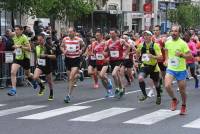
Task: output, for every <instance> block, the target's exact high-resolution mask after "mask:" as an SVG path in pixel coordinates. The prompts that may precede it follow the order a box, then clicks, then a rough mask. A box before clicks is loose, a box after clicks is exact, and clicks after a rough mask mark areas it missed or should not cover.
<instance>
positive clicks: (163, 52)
mask: <svg viewBox="0 0 200 134" xmlns="http://www.w3.org/2000/svg"><path fill="white" fill-rule="evenodd" d="M152 40H153V42H155V43H157V44H159V46H160V49H161V52H162V57H163V59H161V60H158V62H164V61H165V49H164V48H165V43H164V41H163V39H162V38H156V37H155V36H153V38H152Z"/></svg>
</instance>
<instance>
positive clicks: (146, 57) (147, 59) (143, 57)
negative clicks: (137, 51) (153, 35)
mask: <svg viewBox="0 0 200 134" xmlns="http://www.w3.org/2000/svg"><path fill="white" fill-rule="evenodd" d="M149 60H150V59H149V56H148V54H143V55H142V61H146V62H148V61H149Z"/></svg>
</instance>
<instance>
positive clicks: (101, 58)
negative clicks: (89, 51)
mask: <svg viewBox="0 0 200 134" xmlns="http://www.w3.org/2000/svg"><path fill="white" fill-rule="evenodd" d="M96 58H97V60H103V59H104V55H103V54H96Z"/></svg>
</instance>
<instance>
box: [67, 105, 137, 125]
mask: <svg viewBox="0 0 200 134" xmlns="http://www.w3.org/2000/svg"><path fill="white" fill-rule="evenodd" d="M134 109H135V108H110V109H106V110H103V111H99V112H96V113H92V114H88V115H84V116H80V117H77V118H74V119H71V120H70V121H85V122H96V121H99V120H103V119H105V118H109V117H112V116H115V115H118V114H122V113H125V112H128V111H131V110H134Z"/></svg>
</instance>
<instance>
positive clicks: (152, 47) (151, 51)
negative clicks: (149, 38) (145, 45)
mask: <svg viewBox="0 0 200 134" xmlns="http://www.w3.org/2000/svg"><path fill="white" fill-rule="evenodd" d="M149 52H150V53H151V54H153V55H156V52H155V50H154V42H152V43H151V44H150V47H149Z"/></svg>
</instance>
